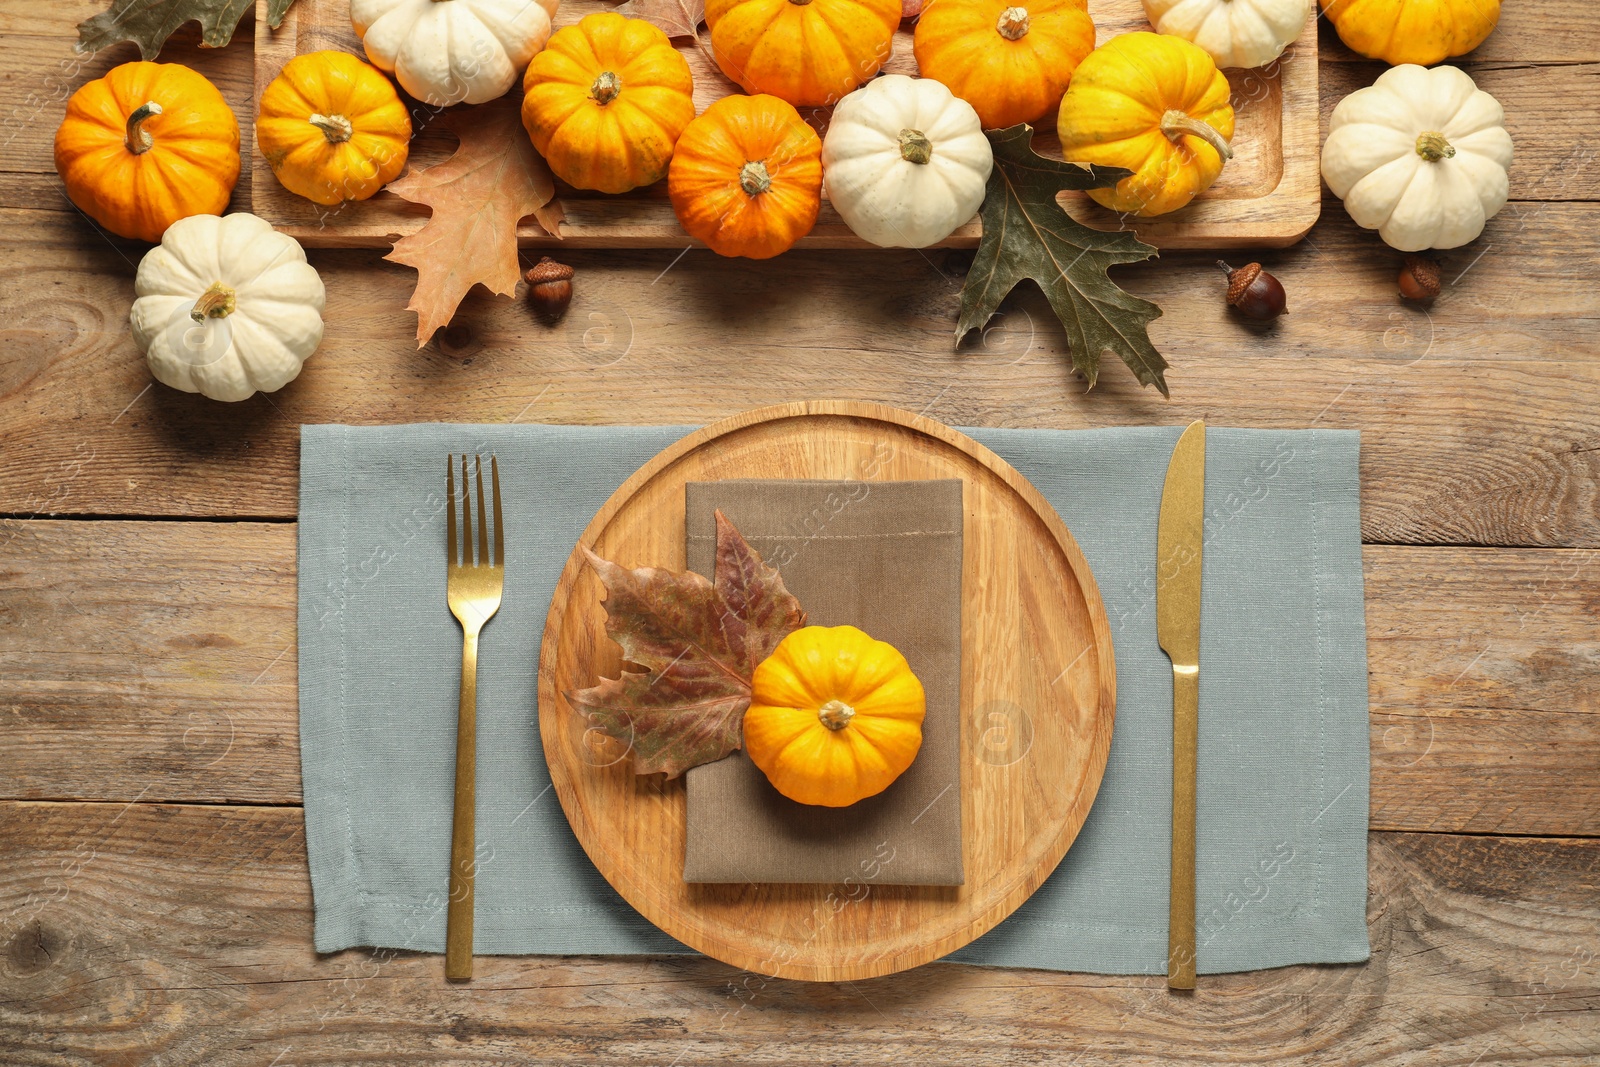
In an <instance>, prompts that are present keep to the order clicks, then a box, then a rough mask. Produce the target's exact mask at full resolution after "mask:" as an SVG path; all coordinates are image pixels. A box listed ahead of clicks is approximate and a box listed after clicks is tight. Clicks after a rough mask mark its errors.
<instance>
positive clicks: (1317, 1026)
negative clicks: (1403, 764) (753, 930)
mask: <svg viewBox="0 0 1600 1067" xmlns="http://www.w3.org/2000/svg"><path fill="white" fill-rule="evenodd" d="M1369 852H1370V862H1371V897H1370V901H1371V903H1370V905H1369V912H1368V920H1369V929H1370V936H1371V939H1372V950H1373V953H1372V960H1371V961H1370V962H1369V963H1367V964H1363V965H1356V966H1338V967H1284V968H1279V969H1277V970H1270V971H1258V972H1255V973H1251V974H1235V975H1218V976H1214V977H1210V976H1208V977H1207V978H1206V979H1205V980H1204V981H1202V982H1201V985H1200V989H1199V990H1198V991H1197V992H1196V993H1195V994H1193V995H1192V996H1172V995H1169V994H1168V993H1167V992H1166V990H1165V989H1164V988H1163V982H1162V979H1161V978H1160V977H1158V976H1148V977H1138V976H1128V977H1113V976H1102V975H1072V974H1059V973H1054V972H1048V971H1015V970H1002V969H991V968H980V967H966V966H954V965H949V964H932V965H929V966H925V967H921V968H918V969H917V970H914V971H909V972H905V973H902V974H899V975H895V976H892V977H888V978H878V979H871V980H867V981H862V982H840V983H805V982H791V981H785V980H782V979H764V978H761V977H759V976H756V975H753V974H751V973H749V972H745V971H739V970H737V969H735V968H731V967H728V966H726V965H724V964H720V963H716V962H714V961H711V960H707V959H704V958H700V957H657V958H627V957H611V958H598V957H569V958H561V957H520V958H519V957H483V958H480V959H479V960H478V961H477V962H478V967H477V975H476V977H475V978H474V980H473V983H472V985H471V986H470V987H465V988H463V987H459V986H450V985H448V984H447V983H446V982H445V981H444V979H443V978H442V977H441V976H440V974H439V962H438V958H437V957H434V956H425V955H412V954H404V953H395V952H392V951H391V952H363V951H350V952H343V953H339V954H337V955H333V956H324V957H319V956H317V955H315V954H314V953H313V952H312V950H311V900H310V886H309V884H308V882H307V879H306V872H305V860H304V842H303V840H302V836H301V820H300V813H299V812H298V811H297V810H294V809H281V808H223V809H218V808H205V807H187V806H158V805H149V804H137V805H133V806H132V807H130V808H126V809H124V808H123V806H122V805H90V804H71V805H60V804H32V803H0V1048H4V1049H5V1050H6V1057H5V1058H6V1063H7V1065H8V1067H88V1065H91V1064H92V1065H96V1067H99V1065H107V1064H130V1065H131V1064H159V1065H160V1067H267V1065H268V1064H271V1063H273V1061H274V1057H278V1060H277V1064H278V1067H283V1065H285V1064H294V1065H296V1067H320V1065H327V1067H333V1065H340V1067H346V1065H355V1064H379V1063H381V1064H398V1063H405V1064H418V1065H424V1064H425V1065H446V1064H449V1065H464V1064H473V1065H477V1067H491V1065H505V1064H516V1065H518V1067H522V1065H525V1064H564V1063H590V1064H605V1065H608V1067H609V1065H629V1064H639V1065H641V1067H642V1065H646V1064H653V1065H657V1067H664V1065H666V1064H673V1063H676V1064H678V1065H679V1067H696V1065H702V1064H704V1065H710V1064H725V1063H754V1062H760V1063H763V1064H772V1065H775V1067H800V1065H814V1064H817V1063H818V1062H823V1063H851V1064H861V1063H882V1062H909V1063H947V1062H955V1061H960V1062H962V1063H971V1064H982V1065H991V1064H992V1065H996V1067H1002V1065H1004V1067H1017V1065H1022V1064H1046V1063H1050V1064H1064V1063H1071V1064H1073V1065H1074V1067H1079V1065H1081V1067H1094V1065H1104V1064H1128V1063H1139V1064H1184V1065H1200V1064H1238V1063H1245V1062H1251V1063H1254V1062H1263V1063H1266V1062H1270V1063H1274V1064H1290V1065H1303V1067H1313V1065H1319V1067H1320V1065H1326V1064H1339V1065H1341V1067H1361V1065H1375V1064H1403V1063H1428V1064H1441V1065H1453V1067H1468V1065H1470V1064H1474V1063H1476V1064H1478V1065H1479V1067H1482V1065H1486V1064H1491V1063H1492V1064H1496V1065H1503V1064H1516V1065H1519V1067H1533V1065H1548V1067H1581V1065H1584V1064H1587V1063H1591V1062H1593V1061H1594V1059H1595V1058H1596V1057H1597V1056H1600V1029H1597V1028H1596V1027H1595V1026H1594V1019H1595V1012H1596V1010H1597V1009H1600V968H1597V961H1596V956H1595V951H1594V950H1595V944H1594V930H1595V928H1596V924H1597V923H1600V897H1597V896H1596V894H1595V892H1594V885H1595V881H1596V879H1597V878H1600V842H1596V841H1592V840H1590V841H1572V840H1527V839H1514V838H1503V839H1493V838H1473V837H1454V836H1447V835H1439V834H1419V835H1412V834H1387V833H1384V834H1375V835H1374V836H1373V838H1372V840H1371V844H1370V847H1369ZM1241 921H1243V920H1241Z"/></svg>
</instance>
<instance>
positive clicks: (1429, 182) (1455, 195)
mask: <svg viewBox="0 0 1600 1067" xmlns="http://www.w3.org/2000/svg"><path fill="white" fill-rule="evenodd" d="M1510 166H1511V135H1510V134H1508V133H1507V132H1506V129H1505V112H1504V110H1503V109H1502V108H1501V107H1500V104H1499V102H1498V101H1496V100H1495V98H1494V97H1492V96H1490V95H1489V94H1488V93H1486V92H1483V91H1482V90H1481V89H1479V88H1478V87H1477V85H1475V84H1474V83H1473V81H1472V79H1471V78H1469V77H1467V75H1466V74H1465V73H1463V72H1462V71H1460V70H1457V69H1456V68H1455V67H1434V68H1433V69H1432V70H1429V69H1426V68H1424V67H1419V66H1416V65H1414V64H1407V65H1405V66H1399V67H1394V68H1392V69H1391V70H1387V71H1385V72H1384V73H1383V75H1382V76H1381V77H1380V78H1379V79H1378V80H1377V82H1375V83H1374V84H1372V85H1370V86H1368V87H1367V88H1365V89H1357V90H1356V91H1355V92H1353V93H1351V94H1350V95H1349V96H1347V97H1345V98H1344V99H1343V100H1341V101H1339V105H1338V106H1337V107H1335V108H1334V109H1333V118H1332V119H1331V120H1330V121H1329V123H1328V139H1327V141H1325V142H1324V143H1323V146H1322V177H1323V178H1324V179H1325V180H1326V181H1327V183H1328V188H1329V189H1332V190H1333V193H1334V195H1335V196H1337V197H1339V199H1341V200H1343V201H1344V206H1345V210H1346V211H1348V212H1350V217H1351V218H1352V219H1354V220H1355V221H1356V223H1357V224H1358V225H1361V226H1365V227H1366V228H1367V229H1369V230H1377V231H1378V235H1379V236H1380V237H1382V238H1383V239H1384V240H1385V241H1386V242H1388V243H1389V244H1390V245H1392V246H1394V247H1395V248H1398V249H1400V250H1401V251H1402V252H1417V251H1421V250H1422V249H1424V248H1457V247H1459V246H1461V245H1464V244H1466V243H1467V242H1468V241H1471V240H1472V239H1473V238H1475V237H1477V236H1478V235H1479V234H1480V233H1482V232H1483V227H1484V223H1485V222H1487V221H1488V220H1489V219H1491V218H1493V217H1494V215H1495V213H1496V212H1498V211H1499V210H1500V209H1501V208H1503V207H1505V204H1506V197H1507V195H1508V194H1509V191H1510V185H1509V178H1508V175H1507V168H1509V167H1510Z"/></svg>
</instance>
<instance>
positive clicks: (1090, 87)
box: [1057, 32, 1233, 217]
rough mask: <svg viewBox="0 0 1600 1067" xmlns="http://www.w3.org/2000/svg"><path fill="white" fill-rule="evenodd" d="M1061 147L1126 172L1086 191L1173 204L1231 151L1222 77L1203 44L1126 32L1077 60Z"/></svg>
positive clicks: (1140, 206)
mask: <svg viewBox="0 0 1600 1067" xmlns="http://www.w3.org/2000/svg"><path fill="white" fill-rule="evenodd" d="M1057 131H1058V132H1059V134H1060V136H1061V154H1062V156H1063V157H1064V158H1065V159H1068V160H1070V161H1071V162H1073V163H1093V164H1098V165H1100V166H1106V167H1124V168H1126V169H1128V170H1131V171H1133V175H1132V176H1131V177H1128V178H1124V179H1123V180H1122V181H1120V182H1118V183H1117V184H1116V185H1115V186H1114V187H1113V188H1110V189H1091V190H1089V195H1090V196H1092V197H1093V198H1094V199H1095V200H1096V201H1098V202H1099V203H1100V204H1102V205H1104V206H1105V207H1108V208H1110V209H1111V210H1113V211H1121V212H1126V213H1132V214H1135V215H1142V216H1145V217H1149V216H1152V215H1164V214H1166V213H1167V212H1169V211H1176V210H1178V209H1179V208H1181V207H1183V206H1185V205H1186V204H1188V203H1189V201H1191V200H1193V199H1194V198H1195V194H1197V193H1199V192H1200V191H1201V190H1203V189H1206V188H1207V187H1209V186H1210V185H1211V183H1212V182H1214V181H1216V180H1217V175H1219V174H1221V173H1222V165H1223V163H1224V162H1225V161H1226V160H1228V159H1229V158H1231V157H1232V156H1233V149H1232V148H1230V147H1229V145H1228V140H1229V138H1231V137H1232V136H1233V108H1232V106H1230V105H1229V103H1228V79H1227V78H1225V77H1223V75H1222V72H1221V71H1219V70H1218V69H1217V65H1216V63H1215V62H1213V61H1212V59H1211V57H1210V56H1209V55H1207V54H1206V52H1205V51H1204V50H1203V49H1201V48H1199V47H1198V46H1196V45H1192V44H1190V43H1189V42H1188V41H1185V40H1183V39H1182V38H1178V37H1168V36H1165V35H1158V34H1154V33H1144V32H1140V33H1125V34H1123V35H1122V36H1120V37H1113V38H1112V39H1111V40H1109V41H1107V42H1106V43H1105V44H1103V45H1101V46H1100V47H1099V48H1097V49H1095V50H1094V51H1093V52H1091V53H1089V55H1088V57H1087V58H1085V59H1084V61H1083V62H1082V63H1080V64H1079V65H1078V70H1077V72H1076V73H1075V74H1073V76H1072V85H1071V87H1070V88H1068V89H1067V93H1066V95H1065V96H1063V97H1062V98H1061V110H1060V113H1059V114H1058V116H1057Z"/></svg>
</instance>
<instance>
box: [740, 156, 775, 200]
mask: <svg viewBox="0 0 1600 1067" xmlns="http://www.w3.org/2000/svg"><path fill="white" fill-rule="evenodd" d="M739 188H741V189H743V190H744V191H745V194H746V195H747V196H760V195H761V194H762V193H764V192H766V191H767V190H768V189H770V188H772V175H771V174H769V173H767V164H766V163H765V162H764V161H762V160H759V159H758V160H755V161H753V162H750V163H746V164H745V165H744V166H743V167H741V168H740V169H739Z"/></svg>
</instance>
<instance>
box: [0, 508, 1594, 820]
mask: <svg viewBox="0 0 1600 1067" xmlns="http://www.w3.org/2000/svg"><path fill="white" fill-rule="evenodd" d="M294 536H295V528H294V526H293V525H292V524H287V523H273V524H259V523H146V522H113V521H103V522H72V521H50V520H33V521H29V522H20V521H9V522H0V679H3V681H0V719H3V720H4V722H5V723H6V728H5V729H4V730H0V797H8V798H29V799H90V800H108V801H109V800H120V801H128V800H132V799H134V798H135V797H138V798H140V799H143V800H146V801H153V800H204V801H210V802H235V803H237V802H247V803H268V804H292V803H297V802H298V801H299V799H300V778H299V774H300V762H299V746H298V742H297V741H296V737H297V727H296V724H297V711H296V704H295V700H296V689H295V679H296V659H295V655H296V653H295V646H294V638H295V582H294V558H295V542H294ZM1366 569H1367V627H1368V655H1369V667H1370V673H1371V700H1372V727H1371V729H1372V826H1373V827H1374V828H1375V829H1392V830H1450V831H1459V832H1467V833H1517V834H1600V778H1597V777H1596V775H1595V774H1594V768H1595V767H1596V766H1597V765H1600V697H1597V695H1596V694H1597V692H1600V689H1597V687H1596V686H1595V684H1594V678H1595V671H1596V664H1597V662H1600V637H1597V635H1596V632H1595V628H1594V615H1593V612H1594V605H1595V604H1596V603H1597V602H1600V554H1597V553H1596V552H1594V551H1564V550H1549V549H1543V550H1539V549H1518V550H1509V549H1496V550H1474V549H1461V548H1415V547H1401V546H1376V545H1375V546H1369V547H1368V548H1367V549H1366Z"/></svg>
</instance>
